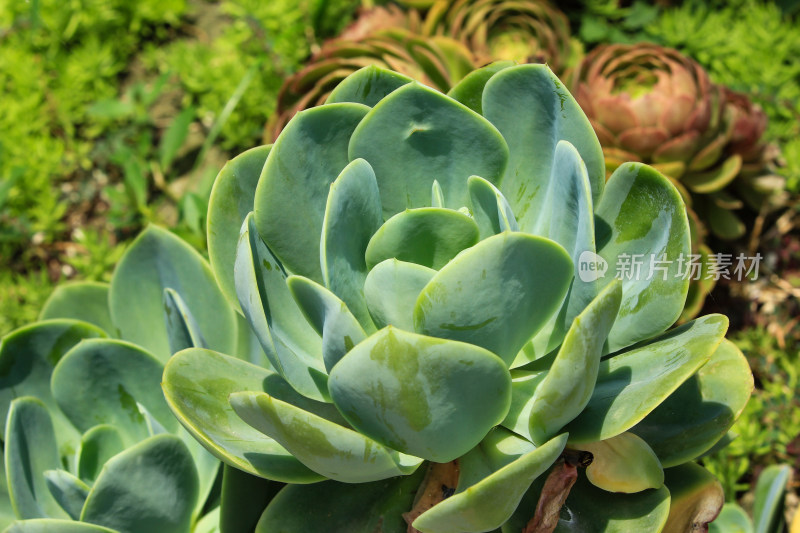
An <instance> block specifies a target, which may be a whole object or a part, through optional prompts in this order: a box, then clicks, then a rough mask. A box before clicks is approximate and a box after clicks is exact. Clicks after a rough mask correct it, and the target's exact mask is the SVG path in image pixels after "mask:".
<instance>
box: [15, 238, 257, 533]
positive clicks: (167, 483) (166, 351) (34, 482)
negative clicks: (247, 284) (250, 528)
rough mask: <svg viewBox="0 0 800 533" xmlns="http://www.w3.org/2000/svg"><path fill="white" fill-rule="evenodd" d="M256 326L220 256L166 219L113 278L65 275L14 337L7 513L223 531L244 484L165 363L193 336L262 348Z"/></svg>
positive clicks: (87, 523) (232, 348) (44, 523)
mask: <svg viewBox="0 0 800 533" xmlns="http://www.w3.org/2000/svg"><path fill="white" fill-rule="evenodd" d="M187 302H188V304H191V305H192V306H193V307H194V308H195V309H197V312H196V314H195V315H191V314H190V313H189V312H188V308H187ZM200 328H202V334H200V333H199V331H200ZM242 332H243V334H244V336H243V338H242V339H238V338H237V319H236V315H235V314H234V312H233V310H232V309H231V308H230V307H229V306H228V304H227V301H226V300H225V299H224V297H223V296H222V293H221V291H220V290H219V288H218V287H217V285H216V282H215V281H214V278H213V275H212V273H211V270H210V268H209V266H208V264H207V262H206V261H205V260H204V259H202V257H200V255H199V254H198V253H197V252H195V251H194V250H192V249H191V248H190V247H189V246H188V245H187V244H185V243H184V242H182V241H181V240H180V239H179V238H177V237H175V236H174V235H172V234H170V233H169V232H167V231H164V230H161V229H159V228H157V227H151V228H149V229H147V230H146V231H145V232H143V233H142V234H141V235H140V236H139V237H138V238H137V240H136V241H135V242H134V243H133V244H132V246H131V247H130V248H129V249H128V251H127V252H126V253H125V255H124V257H123V259H122V261H121V262H120V264H119V265H118V267H117V269H116V270H115V275H114V278H113V281H112V283H111V284H110V285H108V284H102V283H76V284H71V285H63V286H61V287H59V288H58V289H57V290H56V291H55V292H54V293H53V295H52V296H51V297H50V299H49V300H48V302H47V304H46V305H45V307H44V309H43V310H42V313H41V321H40V322H37V323H35V324H33V325H30V326H27V327H24V328H22V329H19V330H17V331H14V332H12V333H10V334H8V335H6V336H5V337H4V338H3V339H2V343H0V368H2V372H0V415H2V416H3V419H4V420H5V425H4V428H3V433H2V439H3V445H4V452H5V461H4V472H5V476H4V478H3V489H4V494H3V495H1V496H0V520H2V521H3V524H2V525H3V526H6V525H9V528H8V529H7V531H8V532H9V533H20V532H45V531H75V532H83V531H86V532H101V531H102V532H106V533H108V532H109V531H118V532H120V533H129V532H146V531H159V532H165V533H173V532H174V533H188V532H190V531H192V532H212V531H218V528H219V523H220V510H219V501H220V499H225V498H226V492H227V493H230V489H228V490H227V491H226V489H225V488H224V487H225V484H223V487H222V489H220V486H219V480H217V477H218V473H219V471H220V463H219V461H218V460H217V459H216V458H214V457H213V456H212V455H211V454H209V453H208V452H207V451H206V450H204V449H203V448H202V446H200V445H199V444H198V443H197V442H196V440H195V439H194V438H192V437H191V436H190V435H189V434H188V433H187V432H186V431H185V430H184V429H183V428H182V427H181V426H180V424H178V422H177V420H175V417H174V416H173V415H172V413H171V411H170V409H169V407H168V406H167V403H166V401H165V399H164V394H163V392H162V391H161V377H162V373H163V367H164V363H165V362H166V360H168V359H169V357H170V355H171V354H172V353H173V352H175V351H177V350H180V349H183V348H188V347H191V346H215V347H216V348H217V349H220V350H224V351H226V352H227V353H241V354H243V355H242V356H243V357H250V351H249V345H248V339H249V337H248V335H249V333H248V332H249V329H248V328H246V327H245V328H244V329H242ZM129 341H134V342H138V343H139V345H137V344H133V343H132V342H129ZM237 475H238V476H239V477H241V475H239V474H237V473H235V472H234V473H231V474H226V477H231V476H233V477H234V478H236V477H237ZM215 481H217V484H216V485H215Z"/></svg>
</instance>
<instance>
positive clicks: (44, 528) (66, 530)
mask: <svg viewBox="0 0 800 533" xmlns="http://www.w3.org/2000/svg"><path fill="white" fill-rule="evenodd" d="M3 533H119V532H118V531H114V530H113V529H108V528H106V527H102V526H96V525H94V524H84V523H82V522H73V521H71V520H53V519H50V518H43V519H37V520H24V521H20V522H14V523H13V524H12V525H11V527H9V528H8V529H6V530H5V531H4V532H3Z"/></svg>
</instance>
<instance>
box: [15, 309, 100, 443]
mask: <svg viewBox="0 0 800 533" xmlns="http://www.w3.org/2000/svg"><path fill="white" fill-rule="evenodd" d="M97 337H105V333H104V332H103V331H102V330H101V329H100V328H98V327H97V326H93V325H91V324H88V323H86V322H78V321H76V320H66V319H58V320H48V321H45V322H37V323H35V324H32V325H30V326H26V327H24V328H21V329H18V330H16V331H13V332H11V333H9V334H8V335H6V336H5V337H3V340H2V343H0V420H6V418H7V414H8V408H9V405H10V404H11V401H12V400H13V399H14V398H18V397H20V396H34V397H36V398H38V399H39V400H41V401H42V402H44V404H45V405H46V406H47V410H48V411H49V412H50V413H51V416H52V417H53V424H54V426H55V429H56V434H57V435H58V437H59V441H60V442H61V455H64V456H70V455H72V454H73V453H75V451H76V450H77V443H78V441H79V440H80V434H79V433H78V432H77V431H75V428H74V427H73V425H72V423H70V421H69V420H68V419H67V418H66V417H65V416H64V415H63V413H61V411H60V410H59V409H58V405H57V404H56V401H55V399H54V398H53V395H52V393H51V392H50V378H51V376H52V374H53V368H54V367H55V366H56V364H58V362H59V360H60V359H61V358H62V357H63V356H64V354H65V353H67V352H68V351H69V350H70V349H71V348H72V347H73V346H75V345H76V344H78V343H79V342H80V341H82V340H83V339H91V338H97ZM0 427H3V426H2V424H0ZM4 431H5V429H4ZM2 438H3V440H5V438H6V437H5V434H3V437H2Z"/></svg>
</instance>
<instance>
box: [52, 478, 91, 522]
mask: <svg viewBox="0 0 800 533" xmlns="http://www.w3.org/2000/svg"><path fill="white" fill-rule="evenodd" d="M43 475H44V478H45V482H46V483H47V488H48V489H50V494H52V495H53V498H54V499H55V500H56V501H57V502H58V503H59V505H61V508H62V509H64V510H65V511H66V512H67V514H68V515H69V516H70V518H72V519H73V520H78V519H79V518H80V516H81V509H83V504H84V503H85V502H86V496H88V495H89V486H88V485H87V484H86V483H84V482H83V481H81V480H80V479H78V478H76V477H75V476H73V475H72V474H70V473H69V472H67V471H65V470H45V471H44V473H43Z"/></svg>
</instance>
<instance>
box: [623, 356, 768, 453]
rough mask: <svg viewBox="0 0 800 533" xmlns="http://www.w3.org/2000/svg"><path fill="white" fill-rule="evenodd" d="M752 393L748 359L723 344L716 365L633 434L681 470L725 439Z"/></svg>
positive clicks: (678, 392)
mask: <svg viewBox="0 0 800 533" xmlns="http://www.w3.org/2000/svg"><path fill="white" fill-rule="evenodd" d="M752 390H753V374H752V372H751V371H750V365H749V364H748V363H747V359H746V358H745V356H744V355H743V354H742V352H741V351H739V349H738V348H737V347H736V345H734V344H733V343H732V342H730V341H728V340H723V341H722V344H720V345H719V348H717V350H716V351H715V352H714V355H712V356H711V360H710V361H709V362H708V363H706V364H705V365H703V367H702V368H700V370H699V371H698V372H697V373H696V374H695V375H693V376H692V377H691V378H689V379H688V380H687V381H686V382H685V383H684V384H683V385H681V386H680V387H679V388H678V390H676V391H675V392H674V393H672V395H670V397H669V398H667V399H666V400H664V402H663V403H662V404H661V405H659V406H658V407H656V409H655V410H654V411H653V412H652V413H650V414H649V415H647V416H646V417H645V418H644V420H642V421H641V422H639V423H638V424H636V425H635V426H634V427H633V428H631V432H633V433H635V434H637V435H639V436H640V437H642V438H643V439H644V440H646V441H647V443H648V444H650V447H652V448H653V451H655V452H656V455H658V458H659V459H660V460H661V464H663V465H664V467H665V468H668V467H671V466H677V465H679V464H682V463H685V462H687V461H691V460H693V459H696V458H698V457H700V456H701V455H702V454H704V453H705V452H707V451H708V450H709V449H711V447H712V446H713V445H714V444H715V443H716V442H718V441H719V440H720V439H721V438H722V437H723V436H725V434H726V433H727V432H728V430H729V429H730V428H731V426H732V425H733V423H734V422H735V421H736V419H737V418H739V415H740V414H741V413H742V411H743V410H744V406H745V405H746V404H747V400H748V399H749V398H750V393H751V392H752Z"/></svg>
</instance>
